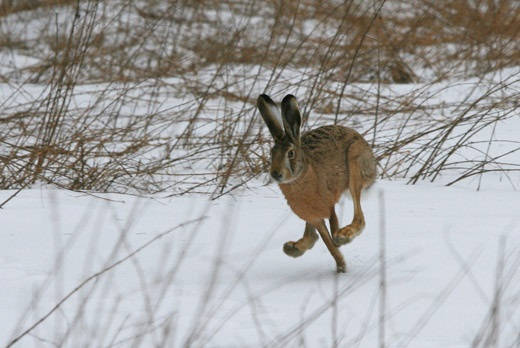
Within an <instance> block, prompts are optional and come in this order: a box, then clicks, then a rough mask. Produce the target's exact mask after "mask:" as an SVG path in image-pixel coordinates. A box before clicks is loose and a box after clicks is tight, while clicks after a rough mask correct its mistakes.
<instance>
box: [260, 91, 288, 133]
mask: <svg viewBox="0 0 520 348" xmlns="http://www.w3.org/2000/svg"><path fill="white" fill-rule="evenodd" d="M256 106H257V107H258V110H260V115H262V118H263V119H264V122H265V124H266V125H267V128H269V132H271V135H272V136H273V138H274V140H281V139H282V138H283V137H284V133H283V129H282V127H281V126H280V121H278V120H279V119H280V111H279V110H278V106H276V104H275V103H274V101H273V100H272V99H271V98H270V97H269V96H268V95H267V94H261V95H260V96H259V97H258V100H257V101H256Z"/></svg>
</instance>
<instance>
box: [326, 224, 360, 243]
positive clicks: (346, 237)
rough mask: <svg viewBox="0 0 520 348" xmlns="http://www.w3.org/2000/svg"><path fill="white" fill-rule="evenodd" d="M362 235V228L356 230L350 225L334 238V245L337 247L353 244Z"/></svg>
mask: <svg viewBox="0 0 520 348" xmlns="http://www.w3.org/2000/svg"><path fill="white" fill-rule="evenodd" d="M360 233H361V229H360V228H356V227H354V226H352V225H348V226H346V227H343V228H342V229H340V230H339V231H337V232H336V233H335V234H334V236H333V237H332V239H333V240H334V243H335V244H336V245H337V246H340V245H343V244H347V243H350V242H352V240H353V239H354V238H356V237H357V236H359V234H360Z"/></svg>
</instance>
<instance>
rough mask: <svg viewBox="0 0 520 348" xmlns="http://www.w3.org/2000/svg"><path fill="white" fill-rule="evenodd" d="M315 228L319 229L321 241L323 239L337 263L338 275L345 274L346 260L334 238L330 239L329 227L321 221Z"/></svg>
mask: <svg viewBox="0 0 520 348" xmlns="http://www.w3.org/2000/svg"><path fill="white" fill-rule="evenodd" d="M314 226H315V227H316V228H317V229H318V232H319V233H320V236H321V239H323V242H324V243H325V246H326V247H327V249H329V252H330V254H331V255H332V257H333V258H334V260H335V261H336V270H337V271H338V273H345V272H346V271H347V266H346V265H345V260H344V259H343V255H342V254H341V252H340V251H339V250H338V248H336V246H335V245H334V242H333V241H332V238H330V234H329V231H328V230H327V226H326V225H325V221H324V220H320V221H318V222H317V223H315V224H314Z"/></svg>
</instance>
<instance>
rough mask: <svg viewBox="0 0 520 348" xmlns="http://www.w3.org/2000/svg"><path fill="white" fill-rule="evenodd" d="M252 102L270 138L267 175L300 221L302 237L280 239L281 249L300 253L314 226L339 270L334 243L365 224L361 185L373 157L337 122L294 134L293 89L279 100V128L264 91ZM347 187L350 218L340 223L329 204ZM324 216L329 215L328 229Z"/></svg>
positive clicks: (370, 177)
mask: <svg viewBox="0 0 520 348" xmlns="http://www.w3.org/2000/svg"><path fill="white" fill-rule="evenodd" d="M257 107H258V109H259V110H260V114H261V115H262V118H263V119H264V121H265V123H266V124H267V127H268V128H269V131H270V133H271V135H272V136H273V138H274V146H273V148H272V150H271V169H270V174H271V177H272V178H273V179H274V180H275V181H276V182H277V183H278V185H279V186H280V190H281V191H282V193H283V195H284V196H285V198H286V199H287V203H288V204H289V206H290V207H291V209H292V211H293V212H294V213H295V214H296V215H297V216H298V217H300V218H301V219H302V220H304V221H305V222H306V224H305V231H304V233H303V237H302V238H300V239H299V240H297V241H295V242H287V243H285V244H284V246H283V251H284V252H285V253H286V254H287V255H289V256H292V257H298V256H301V255H303V253H305V251H307V250H308V249H310V248H312V247H313V246H314V243H315V242H316V240H317V239H318V235H317V234H316V230H318V232H319V234H320V235H321V238H322V239H323V241H324V242H325V245H326V246H327V248H328V249H329V251H330V253H331V254H332V256H333V257H334V259H335V261H336V266H337V271H338V272H345V271H346V266H345V261H344V260H343V255H342V254H341V252H340V251H339V250H338V248H337V247H338V246H340V245H343V244H346V243H349V242H350V241H352V239H354V238H355V237H356V236H358V235H359V234H360V233H361V231H362V230H363V228H364V227H365V218H364V216H363V211H362V210H361V204H360V197H361V190H362V189H363V188H366V187H368V186H370V185H371V184H372V183H373V182H374V181H375V178H376V160H375V158H374V155H373V153H372V150H371V148H370V146H369V145H368V143H367V142H366V141H365V140H364V139H363V137H362V136H361V135H360V134H359V133H358V132H356V131H355V130H353V129H350V128H346V127H343V126H323V127H319V128H316V129H313V130H311V131H309V132H306V133H304V134H303V135H301V136H300V126H301V117H300V111H299V110H298V104H297V102H296V98H295V97H294V96H293V95H290V94H289V95H287V96H286V97H285V98H283V100H282V104H281V111H282V113H281V121H282V124H283V128H282V125H280V121H279V120H280V117H279V115H280V112H279V109H278V107H277V105H276V104H275V103H274V102H273V100H272V99H271V98H270V97H269V96H267V95H265V94H262V95H260V96H259V97H258V100H257ZM347 190H349V191H350V193H351V195H352V199H353V202H354V218H353V220H352V223H351V224H350V225H348V226H345V227H343V228H340V227H339V225H338V218H337V216H336V212H335V211H334V206H335V204H336V203H337V202H338V200H339V199H340V197H341V195H342V194H343V193H344V192H345V191H347ZM324 219H329V224H330V232H331V234H330V235H329V231H328V230H327V226H326V225H325V220H324ZM331 235H332V238H331Z"/></svg>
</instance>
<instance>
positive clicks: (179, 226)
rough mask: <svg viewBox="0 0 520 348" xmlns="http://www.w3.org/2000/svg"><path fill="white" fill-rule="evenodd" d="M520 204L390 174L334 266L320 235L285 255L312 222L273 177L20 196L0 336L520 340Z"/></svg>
mask: <svg viewBox="0 0 520 348" xmlns="http://www.w3.org/2000/svg"><path fill="white" fill-rule="evenodd" d="M380 192H382V193H383V197H384V198H383V202H384V207H385V209H384V210H385V214H384V218H383V216H382V213H381V211H380V206H381V200H380ZM13 193H14V191H1V192H0V201H4V200H5V199H7V198H8V197H9V196H10V195H12V194H13ZM351 206H352V203H351V201H350V200H349V199H348V198H345V199H344V200H343V201H342V202H341V203H340V204H339V205H338V207H337V211H338V215H339V218H340V221H341V223H342V224H343V225H345V224H347V223H349V220H350V218H351V216H352V215H351V214H352V207H351ZM519 207H520V195H519V194H518V192H515V191H513V190H504V189H500V190H498V189H497V190H487V191H486V190H484V191H475V190H473V189H469V188H463V187H443V186H440V185H436V184H424V183H422V184H420V185H414V186H409V185H405V184H404V183H403V182H396V181H393V182H391V181H380V182H378V184H377V185H375V186H374V187H373V188H372V189H371V192H369V194H368V195H366V196H365V197H364V199H363V208H364V211H365V215H366V219H367V227H366V229H365V231H364V232H363V233H362V234H361V236H360V237H358V238H357V239H356V240H354V241H353V242H352V243H351V244H349V245H346V246H343V247H342V248H341V250H342V252H343V254H344V256H345V259H346V261H347V267H348V271H347V273H345V274H339V275H338V274H336V273H335V265H334V261H333V259H332V257H331V256H330V255H329V253H328V251H327V250H326V248H325V246H324V244H323V243H322V242H321V241H319V242H318V243H317V244H316V245H315V247H314V248H313V249H312V250H310V251H308V252H307V253H306V254H305V255H303V256H302V257H300V258H298V259H292V258H289V257H287V256H286V255H285V254H284V253H283V252H282V245H283V243H284V242H285V241H288V240H295V239H297V238H300V236H301V234H302V232H303V222H302V221H300V220H299V219H298V218H297V217H296V216H294V215H293V214H292V213H291V212H290V210H289V208H288V206H287V205H286V203H285V202H284V199H283V197H282V195H281V194H280V193H279V192H278V189H277V187H276V186H274V185H271V186H263V187H262V186H260V185H258V188H255V189H250V190H243V191H241V192H237V193H235V194H233V195H227V196H225V197H223V198H221V199H219V200H216V201H208V200H207V198H206V197H204V196H197V195H192V196H186V197H176V198H169V199H164V198H157V199H152V198H138V197H132V196H127V195H96V196H91V195H86V194H78V193H73V192H69V191H63V190H54V189H52V188H47V187H41V188H33V189H31V190H23V191H22V192H20V193H19V194H18V196H16V197H15V198H14V199H13V200H12V201H10V202H9V203H8V204H6V206H5V207H4V209H2V210H1V211H0V226H1V233H0V284H1V286H0V344H1V345H2V346H3V345H5V344H8V342H10V340H12V339H13V338H15V337H16V336H17V335H19V334H20V333H21V332H23V331H24V330H26V329H27V328H29V327H31V326H32V325H33V324H34V323H36V322H38V320H40V319H41V318H46V319H45V320H44V321H43V322H42V323H41V324H39V325H38V326H36V328H34V330H32V331H31V332H30V334H29V335H27V336H25V337H24V338H22V339H21V340H20V341H18V342H17V343H16V344H15V345H14V346H17V347H50V346H54V345H59V344H60V343H64V345H63V346H65V347H79V346H82V347H87V346H89V347H105V346H110V345H113V346H119V347H131V346H143V347H152V346H154V344H155V346H165V347H176V346H182V345H184V344H191V345H192V346H204V347H259V346H268V347H277V346H286V347H300V346H307V347H327V346H340V347H374V346H377V344H378V342H379V339H380V333H381V332H382V328H384V339H385V344H386V346H387V347H420V348H427V347H432V348H433V347H435V348H437V347H470V346H472V345H474V346H482V347H488V346H495V344H494V343H496V346H500V347H518V346H519V345H520V335H519V332H520V296H519V294H520V272H519V270H520V215H519V213H518V212H519ZM382 225H384V226H385V227H384V229H383V231H381V226H382ZM381 232H383V233H381ZM381 235H384V237H385V240H386V243H385V248H384V250H385V262H386V267H385V269H384V270H385V272H386V284H385V286H384V289H385V291H382V290H381V289H382V288H381V285H380V281H381V258H380V251H381V250H380V249H381V245H382V244H381ZM154 238H156V239H154ZM149 241H152V242H151V244H146V243H148V242H149ZM142 246H145V247H144V248H142V249H139V248H140V247H142ZM136 250H137V251H138V252H137V253H136V254H135V255H134V256H133V257H131V258H128V259H125V257H127V256H128V255H130V254H132V253H133V252H134V251H136ZM121 260H122V261H123V262H121V263H118V261H121ZM112 266H113V267H112ZM103 270H105V271H104V272H103V273H101V274H97V276H95V277H92V276H93V275H96V273H97V272H100V271H103ZM89 277H92V278H90V280H89ZM85 280H88V281H87V282H86V283H84V284H83V286H82V287H81V288H80V289H79V290H78V291H77V292H73V293H72V295H71V296H70V297H68V298H67V299H66V301H64V302H63V303H62V304H61V305H60V306H59V307H58V308H56V309H55V310H54V311H53V312H52V314H51V315H50V316H49V317H46V315H47V314H48V313H49V311H51V310H53V307H54V306H55V305H56V304H58V303H60V300H62V299H63V298H65V297H66V296H68V295H69V294H70V293H71V292H72V291H73V290H74V289H75V288H76V287H78V286H79V285H81V284H82V282H84V281H85ZM381 298H384V301H383V306H381V305H380V304H381V303H380V300H381ZM383 307H384V310H382V308H383ZM382 314H383V315H384V319H383V322H384V327H382V326H381V325H380V316H381V315H382ZM493 332H495V333H496V334H494V333H493Z"/></svg>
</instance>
